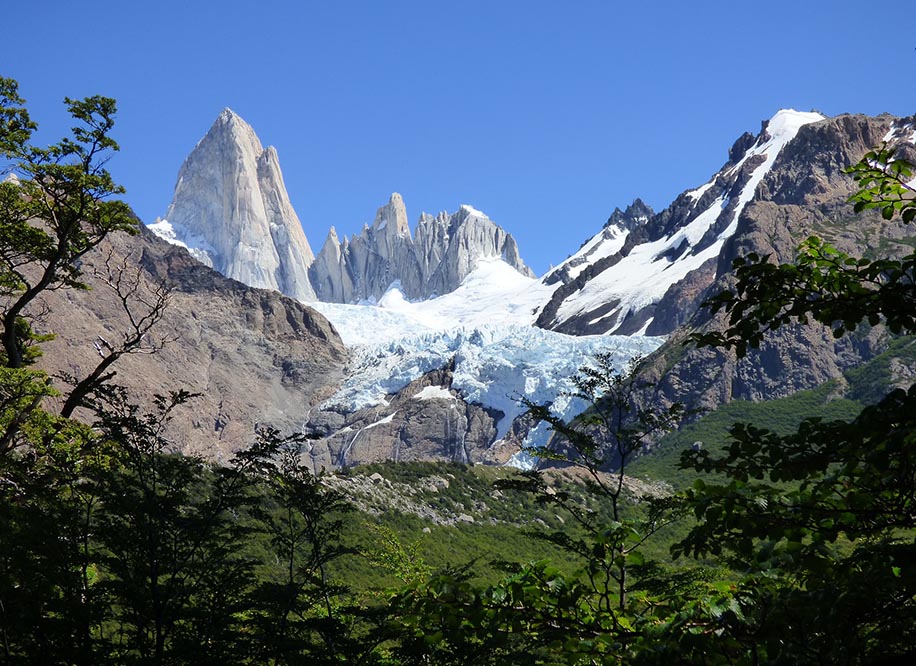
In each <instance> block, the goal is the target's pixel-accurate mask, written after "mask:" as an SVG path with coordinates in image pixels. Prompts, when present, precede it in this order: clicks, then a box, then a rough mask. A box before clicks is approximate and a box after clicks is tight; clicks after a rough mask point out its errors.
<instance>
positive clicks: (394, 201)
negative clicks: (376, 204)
mask: <svg viewBox="0 0 916 666" xmlns="http://www.w3.org/2000/svg"><path fill="white" fill-rule="evenodd" d="M372 229H373V230H375V231H383V232H385V234H387V235H389V236H390V235H397V236H407V237H410V224H409V223H408V222H407V207H406V206H405V205H404V199H403V198H402V197H401V195H400V194H398V193H397V192H392V193H391V196H390V197H389V198H388V203H387V204H385V205H384V206H382V207H381V208H379V209H378V211H376V213H375V221H374V222H373V223H372Z"/></svg>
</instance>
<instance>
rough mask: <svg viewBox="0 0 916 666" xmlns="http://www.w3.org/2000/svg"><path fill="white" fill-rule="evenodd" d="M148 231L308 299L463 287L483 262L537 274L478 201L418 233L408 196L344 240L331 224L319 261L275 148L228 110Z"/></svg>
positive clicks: (424, 219)
mask: <svg viewBox="0 0 916 666" xmlns="http://www.w3.org/2000/svg"><path fill="white" fill-rule="evenodd" d="M150 229H151V230H152V231H153V232H154V233H156V234H157V235H158V236H160V237H161V238H163V239H165V240H167V241H169V242H171V243H174V244H178V245H182V246H184V247H186V248H187V249H188V250H189V251H190V252H191V254H192V255H193V256H194V257H196V258H197V259H199V260H200V261H201V262H203V263H204V264H206V265H207V266H211V267H212V268H214V269H216V270H217V271H219V272H220V273H222V274H223V275H225V276H227V277H231V278H233V279H236V280H239V281H240V282H244V283H245V284H247V285H250V286H253V287H261V288H264V289H275V290H277V291H280V292H282V293H284V294H286V295H288V296H292V297H293V298H296V299H298V300H300V301H304V302H311V301H315V300H322V301H329V302H334V303H356V302H359V301H363V300H369V301H375V300H377V299H379V298H381V296H382V295H383V294H384V293H385V292H386V291H387V290H388V288H389V287H390V286H391V285H392V284H397V285H399V288H400V289H401V290H402V293H403V294H404V295H405V296H406V297H407V298H409V299H412V300H422V299H426V298H430V297H432V296H435V295H439V294H445V293H448V292H450V291H453V290H454V289H456V288H457V287H458V286H459V285H460V284H461V281H462V280H463V279H464V278H465V277H466V276H467V275H468V274H469V273H470V272H471V271H473V270H474V268H475V267H476V265H477V262H478V260H479V259H481V258H490V257H500V258H502V259H503V260H504V261H505V262H506V263H507V264H508V265H510V266H512V267H513V268H515V269H516V270H518V271H519V272H521V273H522V274H524V275H527V276H533V274H532V273H531V271H530V270H529V269H528V267H527V266H525V264H524V262H523V261H522V259H521V257H520V256H519V252H518V246H517V245H516V242H515V239H513V238H512V236H511V235H509V234H508V233H507V232H506V231H504V230H503V229H501V228H500V227H499V226H497V225H496V224H495V223H493V222H492V221H491V220H490V219H489V218H488V217H487V216H486V215H484V214H483V213H481V212H480V211H478V210H476V209H474V208H472V207H471V206H462V207H461V208H460V209H459V210H458V212H456V213H454V214H452V215H448V214H446V213H440V214H439V215H436V216H431V215H427V214H425V213H424V214H422V215H421V216H420V221H419V223H418V226H417V234H416V239H414V238H413V237H412V236H411V232H410V226H409V224H408V220H407V211H406V208H405V206H404V200H403V199H402V198H401V195H400V194H397V193H394V194H392V195H391V198H390V199H389V201H388V203H387V204H385V205H384V206H382V207H381V208H379V209H378V211H377V213H376V215H375V220H374V221H373V223H372V225H371V226H369V225H366V226H365V227H364V228H363V230H362V232H361V233H360V234H359V235H356V236H353V237H352V238H350V239H347V238H345V239H344V240H343V242H341V241H340V240H339V239H338V236H337V232H336V231H335V229H334V228H333V227H332V228H331V229H330V230H329V232H328V235H327V238H326V240H325V242H324V245H323V246H322V249H321V251H320V252H319V254H318V257H317V258H316V257H314V256H313V253H312V250H311V248H310V246H309V243H308V240H307V239H306V237H305V233H304V231H303V229H302V224H301V223H300V221H299V218H298V217H297V215H296V212H295V211H294V210H293V207H292V205H291V204H290V201H289V196H288V195H287V193H286V187H285V185H284V184H283V175H282V173H281V171H280V164H279V159H278V157H277V152H276V150H275V149H274V148H273V147H268V148H266V149H264V148H263V147H262V146H261V142H260V140H259V139H258V137H257V135H256V134H255V132H254V130H253V129H252V127H251V126H250V125H248V124H247V123H246V122H245V121H244V120H242V119H241V118H240V117H239V116H238V115H236V114H235V113H234V112H232V111H231V110H230V109H225V110H224V111H223V112H222V113H221V114H220V115H219V117H218V118H217V119H216V122H214V123H213V126H212V127H211V128H210V131H209V132H207V134H206V136H204V138H203V139H201V140H200V142H199V143H198V144H197V146H196V147H195V148H194V150H193V151H192V152H191V154H190V155H189V156H188V158H187V159H186V160H185V162H184V164H183V165H182V166H181V169H180V171H179V173H178V183H177V184H176V186H175V193H174V195H173V197H172V203H171V205H170V206H169V208H168V211H167V212H166V215H165V219H160V220H157V221H156V222H155V223H153V224H151V225H150Z"/></svg>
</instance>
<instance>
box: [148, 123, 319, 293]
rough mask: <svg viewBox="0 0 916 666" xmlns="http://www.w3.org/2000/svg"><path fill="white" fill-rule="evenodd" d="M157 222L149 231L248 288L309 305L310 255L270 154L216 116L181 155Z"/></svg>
mask: <svg viewBox="0 0 916 666" xmlns="http://www.w3.org/2000/svg"><path fill="white" fill-rule="evenodd" d="M165 218H166V219H165V220H160V221H157V222H156V223H155V224H154V225H152V227H153V230H154V231H156V232H157V233H159V234H161V235H165V236H169V235H170V236H171V239H172V240H173V241H176V242H178V243H180V244H182V245H184V246H186V247H188V248H189V249H190V251H191V253H192V254H193V255H194V256H195V257H196V258H197V259H198V260H200V261H202V262H203V263H205V264H206V265H208V266H211V267H212V268H214V269H215V270H217V271H219V272H220V273H222V274H223V275H225V276H227V277H231V278H233V279H235V280H239V281H240V282H244V283H245V284H247V285H250V286H253V287H260V288H263V289H275V290H277V291H280V292H282V293H284V294H286V295H288V296H292V297H293V298H296V299H298V300H301V301H309V300H314V299H315V292H314V290H313V289H312V286H311V284H310V282H309V277H308V267H309V265H311V263H312V261H313V260H314V255H313V253H312V249H311V247H310V246H309V243H308V240H307V239H306V237H305V232H303V230H302V224H301V223H300V221H299V218H298V216H297V215H296V212H295V211H294V210H293V207H292V204H291V203H290V201H289V196H288V194H287V192H286V186H285V185H284V183H283V174H282V172H281V171H280V163H279V158H278V157H277V151H276V150H275V149H274V148H273V147H268V148H266V149H264V148H263V147H262V146H261V142H260V141H259V140H258V137H257V135H256V134H255V133H254V130H253V129H252V128H251V126H250V125H248V124H247V123H246V122H245V121H244V120H242V119H241V118H240V117H239V116H238V115H236V114H235V113H234V112H232V111H231V110H230V109H226V110H224V111H223V112H222V113H221V114H220V115H219V117H218V118H217V119H216V122H214V123H213V126H212V127H211V128H210V131H209V132H207V134H206V136H204V138H203V139H201V140H200V142H199V143H198V144H197V146H196V147H195V148H194V150H193V151H192V152H191V154H190V155H188V157H187V159H186V160H185V162H184V164H182V166H181V170H180V171H179V172H178V182H177V184H176V185H175V194H174V196H173V197H172V203H171V205H170V206H169V209H168V212H167V213H166V216H165Z"/></svg>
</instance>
